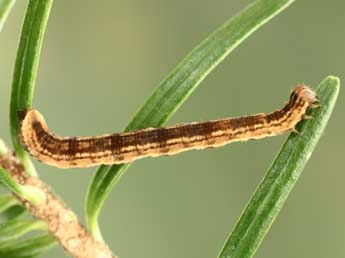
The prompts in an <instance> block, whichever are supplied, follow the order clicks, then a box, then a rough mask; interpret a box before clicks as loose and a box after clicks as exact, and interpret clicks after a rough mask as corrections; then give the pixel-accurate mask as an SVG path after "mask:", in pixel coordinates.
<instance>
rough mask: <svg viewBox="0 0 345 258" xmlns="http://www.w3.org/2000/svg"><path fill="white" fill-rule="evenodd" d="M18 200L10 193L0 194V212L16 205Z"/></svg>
mask: <svg viewBox="0 0 345 258" xmlns="http://www.w3.org/2000/svg"><path fill="white" fill-rule="evenodd" d="M18 203H19V202H18V200H17V199H16V198H14V197H13V196H12V195H11V194H7V195H1V196H0V213H2V212H4V211H6V210H7V209H9V208H11V207H13V206H15V205H17V204H18Z"/></svg>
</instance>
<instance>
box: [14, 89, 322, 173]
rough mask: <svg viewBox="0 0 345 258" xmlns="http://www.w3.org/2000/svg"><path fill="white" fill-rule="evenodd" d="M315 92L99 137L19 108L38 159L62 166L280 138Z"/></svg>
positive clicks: (23, 135)
mask: <svg viewBox="0 0 345 258" xmlns="http://www.w3.org/2000/svg"><path fill="white" fill-rule="evenodd" d="M316 102H317V98H316V93H315V92H314V91H313V90H311V89H310V88H308V87H307V86H305V85H303V84H297V85H296V86H295V88H294V90H293V91H292V93H291V95H290V99H289V101H288V102H286V104H285V105H284V107H283V108H282V109H280V110H276V111H274V112H271V113H268V114H264V113H260V114H256V115H251V116H245V117H235V118H225V119H221V120H213V121H208V122H194V123H189V124H179V125H174V126H168V127H162V128H147V129H142V130H136V131H131V132H125V133H115V134H106V135H100V136H95V137H60V136H58V135H56V134H53V133H51V132H50V131H49V129H48V126H47V123H46V122H45V119H44V118H43V116H42V115H41V114H40V113H39V111H37V110H36V109H29V110H22V111H19V112H18V118H19V123H20V136H19V137H20V140H21V142H22V144H23V145H24V147H25V148H26V149H27V150H28V151H29V152H30V154H31V155H32V156H33V157H34V158H36V159H37V160H39V161H41V162H43V163H46V164H49V165H53V166H56V167H59V168H76V167H78V168H82V167H90V166H96V165H100V164H108V165H109V164H121V163H128V162H131V161H134V160H136V159H140V158H144V157H157V156H161V155H174V154H177V153H180V152H183V151H187V150H191V149H204V148H210V147H220V146H223V145H225V144H228V143H232V142H236V141H247V140H250V139H260V138H264V137H269V136H275V135H279V134H282V133H284V132H287V131H290V130H294V128H295V126H296V124H297V123H298V122H299V121H301V120H302V119H304V118H307V116H306V111H307V109H309V108H314V107H316V106H317V104H316Z"/></svg>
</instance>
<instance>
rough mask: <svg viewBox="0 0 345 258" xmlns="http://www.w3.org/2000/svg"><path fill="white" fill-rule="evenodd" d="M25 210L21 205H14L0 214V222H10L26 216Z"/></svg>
mask: <svg viewBox="0 0 345 258" xmlns="http://www.w3.org/2000/svg"><path fill="white" fill-rule="evenodd" d="M26 211H27V210H26V209H25V208H24V207H23V206H21V205H14V206H11V207H10V208H8V209H7V210H5V211H4V212H3V213H1V214H0V220H3V221H10V220H15V219H19V218H21V217H22V216H23V215H25V214H26Z"/></svg>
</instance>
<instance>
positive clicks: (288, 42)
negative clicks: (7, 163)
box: [0, 0, 345, 258]
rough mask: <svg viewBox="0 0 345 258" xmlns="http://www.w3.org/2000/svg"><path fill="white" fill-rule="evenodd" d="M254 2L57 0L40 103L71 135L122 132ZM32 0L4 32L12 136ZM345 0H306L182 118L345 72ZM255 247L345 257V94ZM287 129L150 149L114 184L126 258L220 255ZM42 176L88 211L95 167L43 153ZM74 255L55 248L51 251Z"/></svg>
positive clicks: (115, 227) (269, 101)
mask: <svg viewBox="0 0 345 258" xmlns="http://www.w3.org/2000/svg"><path fill="white" fill-rule="evenodd" d="M250 2H251V1H244V0H241V1H240V0H233V1H225V0H218V1H210V0H207V1H206V0H188V1H183V0H175V1H166V0H163V1H162V0H161V1H158V0H146V1H141V0H127V1H104V0H103V1H102V0H100V1H97V2H96V1H91V0H74V1H55V3H54V5H53V9H52V13H51V17H50V20H49V24H48V28H47V32H46V37H45V41H44V46H43V51H42V56H41V62H40V66H39V74H38V79H37V86H36V93H35V99H34V106H35V107H36V108H38V109H39V110H40V111H41V112H42V113H43V114H44V115H45V117H46V119H47V121H48V124H49V125H50V127H51V129H52V130H53V131H54V132H56V133H59V134H61V135H96V134H102V133H109V132H115V131H121V130H122V129H123V128H124V126H125V125H126V124H127V122H128V121H129V120H130V118H131V116H132V114H133V113H134V112H135V111H136V110H137V109H138V108H139V107H140V106H141V105H142V104H143V102H144V101H145V99H146V98H147V97H148V96H149V95H150V94H151V92H152V91H153V90H154V89H155V87H156V86H157V85H158V83H159V82H160V80H162V79H163V78H164V77H165V75H166V74H167V73H168V72H169V71H170V70H171V69H172V68H173V67H174V66H175V65H176V64H177V63H178V62H179V61H180V60H181V59H182V58H183V57H184V56H185V55H186V54H187V53H188V52H189V51H190V50H191V49H192V48H194V47H195V46H196V45H197V44H198V43H199V42H200V41H201V40H203V39H204V38H205V37H206V36H207V35H208V34H209V33H210V32H211V31H213V30H214V29H215V28H217V27H218V26H219V25H221V24H222V23H223V22H224V21H225V20H227V19H228V18H229V17H231V16H232V15H234V14H235V13H237V12H238V11H240V10H241V9H242V8H243V7H244V6H246V5H247V4H248V3H250ZM25 5H26V1H18V2H17V4H16V5H15V7H14V9H13V11H12V13H11V14H10V17H9V19H8V21H7V23H6V24H5V27H4V29H3V31H2V32H1V33H0V85H1V87H0V117H1V122H0V137H1V138H3V139H5V140H6V142H7V143H9V142H10V139H9V129H8V124H9V122H8V112H9V108H8V106H9V95H10V86H11V79H12V73H13V66H14V61H15V55H16V49H17V45H18V35H19V33H20V28H21V22H22V18H23V16H24V11H25ZM344 25H345V2H344V1H341V0H333V1H322V0H297V1H296V2H295V3H294V4H293V5H292V6H291V7H290V8H288V9H286V10H285V11H284V12H283V13H281V14H280V15H278V17H276V18H275V19H273V20H272V21H270V22H269V23H268V24H267V25H265V26H264V27H263V28H261V29H260V30H259V31H257V32H256V33H254V34H253V35H252V36H251V37H250V38H249V39H247V40H246V41H245V42H244V43H242V45H241V46H240V47H238V48H237V49H236V50H235V51H234V52H233V53H232V54H231V55H230V56H229V57H228V58H227V59H226V60H225V61H224V62H223V63H222V64H221V65H220V66H218V67H217V69H216V70H215V71H214V72H213V73H212V74H211V75H210V76H208V77H207V79H206V80H205V81H204V82H203V83H202V85H201V86H200V87H199V89H198V90H196V91H195V92H194V93H193V95H192V96H191V97H190V98H189V99H188V101H187V102H186V103H185V104H184V105H183V107H182V108H181V109H180V111H179V112H178V113H177V114H176V115H175V116H174V118H173V119H172V120H171V121H170V123H169V124H175V123H181V122H191V121H202V120H209V119H216V118H222V117H226V116H240V115H248V114H252V113H258V112H267V111H271V110H274V109H277V108H280V107H281V106H282V105H283V103H284V101H285V100H287V98H288V95H289V92H290V90H291V89H292V87H293V86H294V84H295V83H296V82H304V83H306V84H308V85H311V86H316V84H317V83H318V82H319V81H321V80H322V79H323V78H324V77H325V76H327V75H330V74H332V75H337V76H339V77H340V78H341V79H342V80H344V78H345V70H344V68H345V26H344ZM342 91H343V90H342V89H341V93H340V96H339V99H338V103H337V105H336V108H335V110H334V113H333V116H332V118H331V120H330V122H329V125H328V128H327V129H326V133H325V135H324V136H323V138H322V139H321V141H320V143H319V145H318V147H317V149H316V151H315V152H314V154H313V156H312V157H311V159H310V161H309V163H308V165H307V166H306V168H305V171H304V174H303V176H302V177H301V178H300V180H299V181H298V183H297V185H296V187H295V189H294V190H293V192H292V193H291V195H290V197H289V199H288V201H287V203H286V205H285V207H284V208H283V210H282V212H281V214H280V215H279V217H278V219H277V220H276V222H275V223H274V224H273V226H272V228H271V231H270V232H269V233H268V235H267V237H266V238H265V240H264V242H263V244H262V245H261V247H260V248H259V250H258V252H257V255H256V257H259V258H263V257H280V258H288V257H313V258H318V257H320V258H321V257H345V246H344V242H345V222H344V217H345V204H344V201H343V200H344V196H345V187H344V182H345V174H344V165H343V163H342V161H343V160H342V159H343V158H345V155H344V154H345V139H344V136H341V135H343V133H344V129H345V121H344V115H345V110H344V109H345V103H344V98H343V92H342ZM285 138H286V135H284V136H280V137H275V138H269V139H264V140H260V141H251V142H247V143H235V144H231V145H228V146H226V147H224V148H220V149H212V150H205V151H191V152H187V153H183V154H181V155H177V156H172V157H162V158H156V159H151V158H148V159H144V160H140V161H138V162H135V164H134V165H133V166H132V167H131V168H130V171H129V173H127V174H126V175H125V177H124V178H123V180H122V181H121V182H120V183H119V185H118V186H117V187H116V189H114V190H113V191H112V193H111V194H110V196H109V198H108V199H107V201H106V204H105V206H104V209H103V211H102V214H101V227H102V230H103V233H104V237H105V239H106V241H107V242H108V244H109V245H110V246H111V248H112V250H114V252H115V253H116V254H117V255H118V256H119V257H123V258H130V257H142V258H146V257H147V258H155V257H157V258H158V257H159V258H162V257H164V258H173V257H198V258H210V257H216V256H217V253H218V251H219V250H220V248H221V247H222V245H223V243H224V241H225V239H226V237H227V235H228V233H229V232H230V231H231V229H232V227H233V226H234V224H235V222H236V220H237V219H238V217H239V215H240V213H241V210H242V209H243V208H244V206H245V204H246V203H247V201H248V200H249V198H250V196H251V194H252V193H253V191H254V190H255V187H256V185H257V184H258V183H259V182H260V180H261V178H262V177H263V175H264V172H265V171H266V169H267V168H268V166H269V165H270V162H271V161H272V160H273V158H274V156H275V154H276V153H277V151H278V150H279V147H280V145H281V144H282V142H283V141H284V139H285ZM36 164H37V167H38V171H39V173H40V176H41V177H42V178H43V179H44V180H45V181H46V182H48V183H49V184H50V185H52V187H53V189H54V190H55V191H56V192H57V193H58V194H59V195H60V196H61V197H62V198H63V199H64V200H65V201H66V202H67V204H68V205H69V206H70V207H71V208H72V209H73V210H75V211H76V212H77V213H78V215H79V217H80V218H84V214H83V205H84V197H85V192H86V190H87V187H88V183H89V181H90V179H91V177H92V174H93V173H94V169H73V170H59V169H56V168H53V167H50V166H46V165H43V164H39V163H36ZM64 256H65V254H64V252H63V250H62V249H61V248H55V249H54V250H53V251H51V252H50V253H49V254H46V255H45V257H50V258H58V257H64Z"/></svg>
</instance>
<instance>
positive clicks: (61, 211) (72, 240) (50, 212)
mask: <svg viewBox="0 0 345 258" xmlns="http://www.w3.org/2000/svg"><path fill="white" fill-rule="evenodd" d="M0 165H1V166H2V167H3V168H4V169H5V170H6V171H7V172H8V173H9V174H10V175H11V176H12V177H13V179H14V180H15V181H16V182H18V183H20V184H22V185H26V186H32V187H36V188H37V189H40V190H41V191H42V192H44V193H45V201H44V202H43V203H42V204H40V205H34V204H32V203H30V202H29V201H27V200H25V199H23V198H22V197H20V196H18V195H16V194H14V195H15V197H16V198H17V199H18V200H19V201H20V202H21V203H22V205H23V206H24V207H26V208H27V209H28V210H29V211H30V212H31V213H32V214H33V215H34V216H36V217H37V218H39V219H42V220H44V221H45V222H46V223H47V224H48V229H49V232H50V233H51V234H52V235H53V236H54V237H55V238H56V239H57V240H58V241H59V242H60V244H61V245H62V246H63V248H64V249H65V250H66V251H67V252H68V253H69V254H70V255H71V256H73V257H75V258H116V256H115V255H113V254H112V252H111V251H110V249H109V248H108V246H106V245H105V244H104V243H101V242H98V241H97V240H95V239H94V238H93V237H92V236H91V234H90V233H89V232H88V231H87V230H86V229H85V228H84V226H83V225H82V224H81V223H80V222H79V220H78V218H77V216H76V215H75V214H74V212H73V211H71V210H69V209H68V208H67V207H66V205H65V204H64V202H63V201H62V200H61V199H59V198H58V197H57V196H55V195H54V194H53V193H52V191H51V190H50V189H49V187H48V186H47V185H45V184H44V183H43V182H42V181H40V180H39V179H37V178H34V177H31V176H29V175H28V174H27V173H26V172H25V171H24V167H23V166H22V164H21V163H20V162H19V161H18V159H17V158H16V157H15V156H14V155H13V154H11V153H9V152H8V153H6V154H3V155H0Z"/></svg>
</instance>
